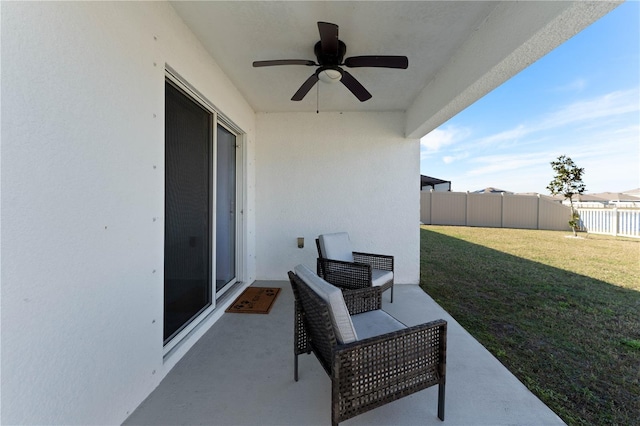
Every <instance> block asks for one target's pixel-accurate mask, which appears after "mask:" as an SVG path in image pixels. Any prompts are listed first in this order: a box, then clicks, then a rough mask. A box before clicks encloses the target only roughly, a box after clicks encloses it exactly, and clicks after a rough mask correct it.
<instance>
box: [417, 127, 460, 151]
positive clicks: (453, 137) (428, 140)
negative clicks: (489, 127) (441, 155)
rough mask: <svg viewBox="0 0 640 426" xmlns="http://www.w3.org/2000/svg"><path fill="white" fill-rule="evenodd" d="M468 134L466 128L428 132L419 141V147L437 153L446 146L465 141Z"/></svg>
mask: <svg viewBox="0 0 640 426" xmlns="http://www.w3.org/2000/svg"><path fill="white" fill-rule="evenodd" d="M470 134H471V131H470V130H469V129H467V128H460V127H455V126H447V127H446V128H442V129H440V128H438V129H435V130H432V131H431V132H429V133H428V134H427V135H425V136H424V137H423V138H422V139H420V145H421V146H422V147H424V148H426V150H427V151H429V152H438V151H440V150H441V149H442V148H444V147H446V146H449V145H453V144H456V143H458V142H460V141H463V140H465V139H466V138H468V137H469V135H470Z"/></svg>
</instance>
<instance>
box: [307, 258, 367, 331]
mask: <svg viewBox="0 0 640 426" xmlns="http://www.w3.org/2000/svg"><path fill="white" fill-rule="evenodd" d="M295 271H296V275H298V276H299V277H300V279H301V280H302V281H304V282H305V284H307V285H308V286H309V288H310V289H311V290H313V291H314V292H315V293H316V294H317V295H318V296H320V298H322V300H324V301H325V302H327V305H328V306H329V315H330V316H331V322H332V323H333V329H334V331H335V333H336V339H338V341H339V342H340V343H351V342H355V341H356V340H358V336H357V334H356V330H355V329H354V328H353V323H352V322H351V315H349V310H348V309H347V305H346V304H345V303H344V297H343V296H342V291H341V290H340V289H339V288H338V287H335V286H333V285H331V284H329V283H328V282H326V281H325V280H323V279H322V278H320V277H319V276H317V275H316V274H315V273H314V272H313V271H312V270H311V269H309V268H308V267H307V266H305V265H298V266H296V267H295Z"/></svg>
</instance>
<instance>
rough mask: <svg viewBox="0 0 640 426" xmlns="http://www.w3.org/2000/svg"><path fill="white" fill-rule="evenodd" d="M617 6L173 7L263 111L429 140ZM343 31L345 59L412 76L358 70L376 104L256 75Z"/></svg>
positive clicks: (297, 80) (297, 78) (302, 76)
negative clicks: (338, 116)
mask: <svg viewBox="0 0 640 426" xmlns="http://www.w3.org/2000/svg"><path fill="white" fill-rule="evenodd" d="M617 4H618V3H616V2H609V3H608V2H593V3H591V2H510V1H506V2H495V1H471V2H458V1H443V2H439V1H433V2H431V1H390V2H384V1H380V2H378V1H357V2H353V1H316V2H309V1H300V2H298V1H293V2H292V1H284V2H281V1H259V2H240V1H210V2H208V1H205V2H191V1H188V2H182V1H175V2H172V5H173V7H174V9H175V10H176V11H177V13H178V14H179V15H180V16H181V17H182V19H183V20H184V22H185V23H186V24H187V25H188V26H189V27H190V28H191V30H192V31H193V32H194V33H195V34H196V36H197V37H198V38H199V40H200V41H201V42H202V44H203V45H204V47H205V48H206V49H207V50H208V51H209V53H210V54H211V55H212V57H213V58H214V59H215V60H216V61H217V63H218V65H219V66H220V67H221V68H222V70H223V71H224V72H225V73H226V74H227V75H228V76H229V78H230V79H231V81H232V82H233V83H234V84H235V86H236V87H237V88H238V90H239V91H240V92H241V93H242V94H243V95H244V96H245V98H246V99H247V101H248V102H249V103H250V104H251V106H252V107H253V108H254V110H256V111H258V112H293V111H296V112H299V111H315V110H316V107H317V104H318V103H319V107H320V110H322V111H391V110H395V111H398V110H400V111H407V124H406V129H405V133H406V135H407V136H408V137H421V136H423V135H424V134H426V133H427V132H429V131H430V130H432V129H433V128H435V127H437V126H438V125H440V124H441V123H443V122H444V121H446V120H447V119H449V118H450V117H452V116H453V115H455V114H456V113H457V112H459V111H461V110H462V109H464V108H465V107H467V106H468V105H470V104H471V103H473V102H475V101H476V100H477V99H479V98H480V97H481V96H483V95H484V94H486V93H487V92H489V91H490V90H492V89H494V88H495V87H497V86H499V85H500V84H502V83H503V82H504V81H506V80H507V79H509V78H510V77H511V76H513V75H514V74H516V73H517V72H519V71H520V70H521V69H523V68H524V67H526V66H528V65H529V64H531V63H532V62H534V61H535V60H537V59H538V58H540V57H541V56H543V55H544V54H546V53H547V52H549V51H550V50H552V49H553V48H555V47H556V46H557V45H559V44H561V43H562V42H563V41H565V40H566V39H568V38H569V37H571V36H572V35H574V34H575V33H577V32H578V31H580V30H582V29H583V28H585V27H586V26H588V25H589V24H591V23H592V22H593V21H595V20H597V19H598V18H600V17H601V16H603V15H604V14H606V13H607V12H608V11H609V10H611V9H613V8H614V7H615V6H616V5H617ZM318 21H326V22H331V23H335V24H337V25H339V27H340V29H339V38H340V40H342V41H343V42H344V43H346V45H347V53H346V55H345V56H346V57H349V56H358V55H405V56H407V57H408V58H409V68H408V69H406V70H397V69H382V68H352V69H350V70H349V71H350V72H351V73H352V74H353V75H354V76H355V77H356V78H357V79H358V80H359V81H360V82H361V83H362V84H363V85H364V86H365V88H367V89H368V90H369V92H371V94H372V95H373V98H372V99H370V100H368V101H366V102H362V103H361V102H359V101H358V100H357V99H356V98H355V97H354V96H353V95H352V94H351V93H350V92H349V91H348V90H347V89H346V88H345V87H344V86H343V85H342V84H335V85H328V84H326V83H321V82H319V83H318V86H319V96H318V93H317V92H316V88H315V87H314V88H313V89H312V90H311V91H310V92H309V93H308V94H307V96H306V97H305V98H304V99H303V100H302V101H300V102H294V101H291V100H290V98H291V96H292V95H293V94H294V93H295V92H296V90H298V87H299V86H300V85H301V84H302V83H303V82H304V81H305V80H306V79H307V78H308V77H309V76H310V75H311V74H312V73H313V71H314V70H315V68H314V67H307V66H276V67H268V68H253V67H252V62H253V61H256V60H268V59H310V60H314V61H315V60H316V58H315V55H314V53H313V46H314V44H315V43H316V42H317V41H318V40H319V34H318V28H317V22H318Z"/></svg>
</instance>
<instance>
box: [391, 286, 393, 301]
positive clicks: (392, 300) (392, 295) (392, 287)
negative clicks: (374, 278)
mask: <svg viewBox="0 0 640 426" xmlns="http://www.w3.org/2000/svg"><path fill="white" fill-rule="evenodd" d="M391 303H393V285H392V286H391Z"/></svg>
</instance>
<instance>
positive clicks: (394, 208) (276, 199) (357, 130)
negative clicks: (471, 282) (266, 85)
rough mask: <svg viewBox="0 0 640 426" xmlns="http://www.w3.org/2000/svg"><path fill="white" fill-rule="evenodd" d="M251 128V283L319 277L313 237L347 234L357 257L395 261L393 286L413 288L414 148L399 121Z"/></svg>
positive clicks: (384, 116) (317, 119) (277, 116)
mask: <svg viewBox="0 0 640 426" xmlns="http://www.w3.org/2000/svg"><path fill="white" fill-rule="evenodd" d="M336 89H340V88H339V87H337V88H336ZM256 121H257V133H258V139H257V141H256V161H257V163H256V211H257V215H256V217H257V219H256V221H257V223H256V232H257V235H256V277H257V279H285V278H286V273H287V271H289V270H292V269H293V267H294V266H296V265H297V264H299V263H304V264H306V265H308V266H309V267H311V268H312V269H313V270H315V265H316V258H317V251H316V246H315V238H316V237H317V236H318V235H319V234H322V233H328V232H339V231H347V232H349V235H350V238H351V242H352V244H353V247H354V249H355V250H357V251H365V252H375V253H383V254H392V255H394V256H395V262H396V263H395V269H396V274H395V282H396V283H400V284H408V283H417V282H418V280H419V273H420V272H419V271H420V265H419V257H420V253H419V245H420V240H419V238H420V235H419V227H418V224H419V220H420V217H419V209H420V206H419V202H420V186H419V176H420V170H419V158H420V155H419V140H418V139H407V138H405V137H404V135H403V132H404V113H402V112H378V113H356V112H351V113H347V112H345V113H324V112H320V114H316V113H271V114H270V113H259V114H257V119H256ZM297 237H304V238H305V246H304V248H303V249H299V248H298V247H297V243H296V238H297Z"/></svg>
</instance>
